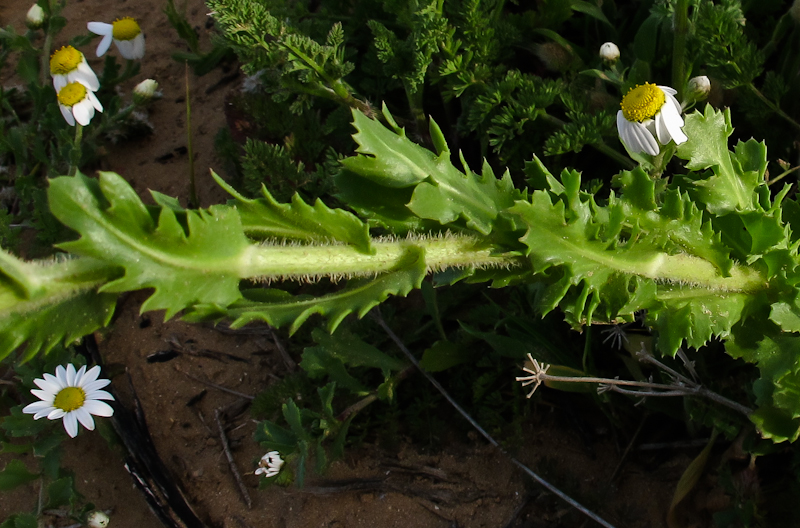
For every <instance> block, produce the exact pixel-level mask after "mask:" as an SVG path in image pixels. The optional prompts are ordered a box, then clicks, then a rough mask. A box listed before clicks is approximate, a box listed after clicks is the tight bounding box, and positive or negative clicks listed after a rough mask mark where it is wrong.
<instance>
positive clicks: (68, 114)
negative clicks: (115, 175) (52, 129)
mask: <svg viewBox="0 0 800 528" xmlns="http://www.w3.org/2000/svg"><path fill="white" fill-rule="evenodd" d="M58 106H59V108H60V109H61V115H63V116H64V119H66V120H67V123H68V124H69V126H75V118H74V117H73V116H72V108H71V107H69V106H64V105H62V104H59V105H58ZM63 388H64V387H62V389H63ZM59 390H60V389H59Z"/></svg>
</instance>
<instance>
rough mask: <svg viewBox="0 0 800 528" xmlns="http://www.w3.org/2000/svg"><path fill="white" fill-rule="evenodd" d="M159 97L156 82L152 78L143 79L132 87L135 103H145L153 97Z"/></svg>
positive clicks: (159, 93)
mask: <svg viewBox="0 0 800 528" xmlns="http://www.w3.org/2000/svg"><path fill="white" fill-rule="evenodd" d="M160 97H161V92H159V91H158V83H157V82H156V81H155V80H153V79H145V80H143V81H142V82H140V83H139V84H137V85H136V86H135V87H134V88H133V102H134V103H136V104H137V105H146V104H147V103H149V102H150V101H152V100H153V99H158V98H160Z"/></svg>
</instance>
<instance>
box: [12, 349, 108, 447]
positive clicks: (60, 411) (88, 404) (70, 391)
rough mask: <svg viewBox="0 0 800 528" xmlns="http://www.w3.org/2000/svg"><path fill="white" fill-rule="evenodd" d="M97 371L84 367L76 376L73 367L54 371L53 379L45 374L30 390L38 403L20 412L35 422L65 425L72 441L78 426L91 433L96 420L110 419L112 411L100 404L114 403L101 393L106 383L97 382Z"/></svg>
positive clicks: (98, 368)
mask: <svg viewBox="0 0 800 528" xmlns="http://www.w3.org/2000/svg"><path fill="white" fill-rule="evenodd" d="M99 375H100V367H99V366H97V365H95V366H94V367H92V368H90V369H89V370H88V371H87V370H86V366H83V367H81V368H80V369H79V370H78V371H77V372H75V366H74V365H72V364H69V365H67V368H64V367H63V366H62V365H59V366H58V367H56V375H55V376H53V375H52V374H45V375H44V379H39V378H37V379H35V380H33V382H34V383H35V384H36V385H37V386H38V387H39V389H41V390H38V389H31V394H33V395H34V396H36V397H37V398H39V399H40V400H41V401H38V402H34V403H31V404H30V405H28V406H26V407H25V408H24V409H22V412H24V413H27V414H33V419H34V420H38V419H39V418H44V417H45V416H46V417H47V418H48V419H49V420H58V419H59V418H62V419H63V421H64V429H66V431H67V434H68V435H69V436H71V437H72V438H75V437H76V436H77V435H78V422H80V423H81V425H83V426H84V427H85V428H86V429H88V430H90V431H93V430H94V419H93V418H92V415H95V416H105V417H108V416H111V415H112V414H114V409H112V408H111V406H110V405H108V404H107V403H105V402H102V401H100V400H113V399H114V397H113V396H112V395H111V394H109V393H108V392H106V391H104V390H100V389H102V388H103V387H105V386H106V385H108V384H109V383H111V382H110V381H109V380H107V379H97V378H98V376H99Z"/></svg>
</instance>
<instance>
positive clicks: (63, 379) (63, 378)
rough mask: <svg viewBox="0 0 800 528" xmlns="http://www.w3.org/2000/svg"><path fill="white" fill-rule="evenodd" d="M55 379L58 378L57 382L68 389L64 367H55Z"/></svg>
mask: <svg viewBox="0 0 800 528" xmlns="http://www.w3.org/2000/svg"><path fill="white" fill-rule="evenodd" d="M56 378H58V381H60V382H61V383H62V384H63V385H64V387H69V384H68V383H67V369H65V368H64V365H59V366H57V367H56Z"/></svg>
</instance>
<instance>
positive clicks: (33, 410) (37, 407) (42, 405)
mask: <svg viewBox="0 0 800 528" xmlns="http://www.w3.org/2000/svg"><path fill="white" fill-rule="evenodd" d="M53 409H54V407H53V404H52V403H48V402H44V401H37V402H33V403H30V404H28V405H26V406H25V408H24V409H22V412H24V413H25V414H39V413H41V412H43V411H47V412H46V413H45V414H44V416H47V415H48V414H50V412H51V411H52V410H53Z"/></svg>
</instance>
